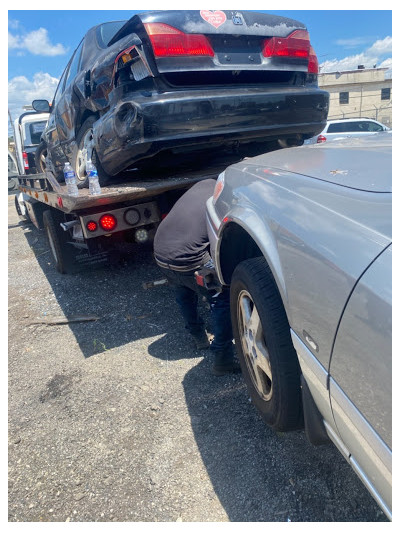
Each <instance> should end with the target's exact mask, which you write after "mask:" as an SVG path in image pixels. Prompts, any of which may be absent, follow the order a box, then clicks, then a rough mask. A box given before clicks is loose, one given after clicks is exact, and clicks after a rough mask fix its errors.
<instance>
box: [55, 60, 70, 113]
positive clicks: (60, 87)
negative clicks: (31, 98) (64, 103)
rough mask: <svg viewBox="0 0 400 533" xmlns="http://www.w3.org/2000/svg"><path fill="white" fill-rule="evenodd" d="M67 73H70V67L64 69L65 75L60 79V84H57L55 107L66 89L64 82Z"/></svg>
mask: <svg viewBox="0 0 400 533" xmlns="http://www.w3.org/2000/svg"><path fill="white" fill-rule="evenodd" d="M67 73H68V67H67V68H66V69H65V70H64V72H63V75H62V76H61V79H60V81H59V84H58V85H57V89H56V94H55V95H54V101H53V108H54V107H55V106H56V105H57V104H58V102H59V101H60V98H61V95H62V93H63V91H64V82H65V77H66V75H67Z"/></svg>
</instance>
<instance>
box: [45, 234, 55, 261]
mask: <svg viewBox="0 0 400 533" xmlns="http://www.w3.org/2000/svg"><path fill="white" fill-rule="evenodd" d="M46 232H47V238H48V239H49V244H50V250H51V253H52V254H53V257H54V260H55V262H56V263H57V253H56V247H55V246H54V242H53V239H52V237H51V233H50V230H49V228H46Z"/></svg>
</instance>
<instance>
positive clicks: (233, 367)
mask: <svg viewBox="0 0 400 533" xmlns="http://www.w3.org/2000/svg"><path fill="white" fill-rule="evenodd" d="M241 371H242V370H241V368H240V365H239V363H238V362H237V361H236V360H235V359H234V358H233V356H232V355H231V353H229V355H228V356H227V354H226V353H224V352H215V359H214V365H213V367H212V371H211V372H212V373H213V375H214V376H225V375H226V374H238V373H239V372H241Z"/></svg>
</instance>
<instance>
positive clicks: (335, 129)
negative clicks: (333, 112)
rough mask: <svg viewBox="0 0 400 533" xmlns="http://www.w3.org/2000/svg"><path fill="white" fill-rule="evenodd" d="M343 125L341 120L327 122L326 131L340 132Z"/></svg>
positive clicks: (342, 129)
mask: <svg viewBox="0 0 400 533" xmlns="http://www.w3.org/2000/svg"><path fill="white" fill-rule="evenodd" d="M343 126H344V123H343V122H334V123H333V124H329V126H328V129H327V130H326V132H327V133H342V132H343V131H345V130H344V128H343Z"/></svg>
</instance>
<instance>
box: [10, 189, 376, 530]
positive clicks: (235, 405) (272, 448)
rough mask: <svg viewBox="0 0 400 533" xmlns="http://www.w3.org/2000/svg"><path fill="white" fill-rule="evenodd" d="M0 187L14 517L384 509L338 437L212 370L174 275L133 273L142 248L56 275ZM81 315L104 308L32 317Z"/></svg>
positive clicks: (328, 513) (234, 515)
mask: <svg viewBox="0 0 400 533" xmlns="http://www.w3.org/2000/svg"><path fill="white" fill-rule="evenodd" d="M8 200H9V226H8V228H9V229H8V234H9V303H8V311H9V312H8V316H9V367H8V368H9V440H8V442H9V521H11V522H37V521H43V522H50V521H59V522H64V521H67V522H68V521H70V522H88V521H90V522H95V521H102V522H103V521H104V522H110V521H111V522H112V521H114V522H127V521H143V522H159V521H166V522H168V521H172V522H177V521H183V522H186V521H188V522H190V521H198V522H207V521H217V522H229V521H243V522H245V521H254V522H287V521H292V522H295V521H297V522H299V521H386V518H385V516H384V515H383V513H382V512H381V511H380V509H379V508H378V506H377V505H376V504H375V502H374V500H373V499H372V498H371V496H370V495H369V494H368V492H367V491H366V489H365V488H364V487H363V485H362V484H361V482H360V481H359V480H358V478H357V476H356V475H355V474H354V473H353V471H352V470H351V468H350V467H349V466H348V465H347V463H346V462H345V460H344V459H343V458H342V456H341V455H340V454H339V452H338V451H337V450H336V449H335V448H334V447H333V446H324V447H313V446H311V445H310V444H309V443H308V442H307V440H306V438H305V436H304V433H303V432H302V431H297V432H294V433H290V434H276V433H274V432H273V431H271V430H270V429H269V428H268V427H266V426H265V425H264V424H263V422H262V421H261V419H260V418H259V416H258V414H257V412H256V411H255V409H254V407H253V406H252V404H251V403H250V402H249V398H248V395H247V392H246V388H245V386H244V383H243V381H242V378H241V376H240V375H239V376H229V377H223V378H216V377H213V376H212V375H211V374H210V369H211V360H210V357H209V355H208V354H207V352H204V351H203V352H196V351H193V349H192V348H191V345H190V342H189V340H188V338H187V336H186V334H185V331H184V330H183V328H182V324H181V322H180V317H179V314H178V310H177V306H176V304H175V301H174V299H173V297H172V296H171V289H170V288H169V287H166V286H164V287H159V288H157V289H153V290H148V291H145V290H143V288H142V283H143V282H144V281H150V280H153V279H157V278H160V277H161V276H160V273H159V271H158V269H157V267H156V266H155V265H154V264H153V261H152V257H151V251H150V249H147V250H146V249H141V250H136V251H135V253H133V254H132V255H131V257H130V258H128V259H127V260H126V261H125V262H123V263H122V264H120V265H117V266H112V267H106V266H103V267H101V268H97V269H94V268H87V269H86V271H84V272H81V273H78V274H75V275H69V276H63V275H61V274H58V273H57V272H56V271H55V269H54V264H53V260H52V256H51V253H50V252H49V251H48V247H47V242H46V239H45V235H44V233H43V232H39V231H38V230H36V229H35V228H34V227H33V226H31V225H29V224H27V223H22V222H20V221H19V218H18V216H17V214H16V212H15V210H14V197H13V195H9V198H8ZM203 312H204V314H205V316H207V310H206V309H205V308H204V310H203ZM76 314H82V315H97V316H98V317H99V320H98V321H96V322H77V323H70V324H66V325H46V324H33V322H38V321H40V320H48V319H51V318H54V317H63V316H70V315H76Z"/></svg>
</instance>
